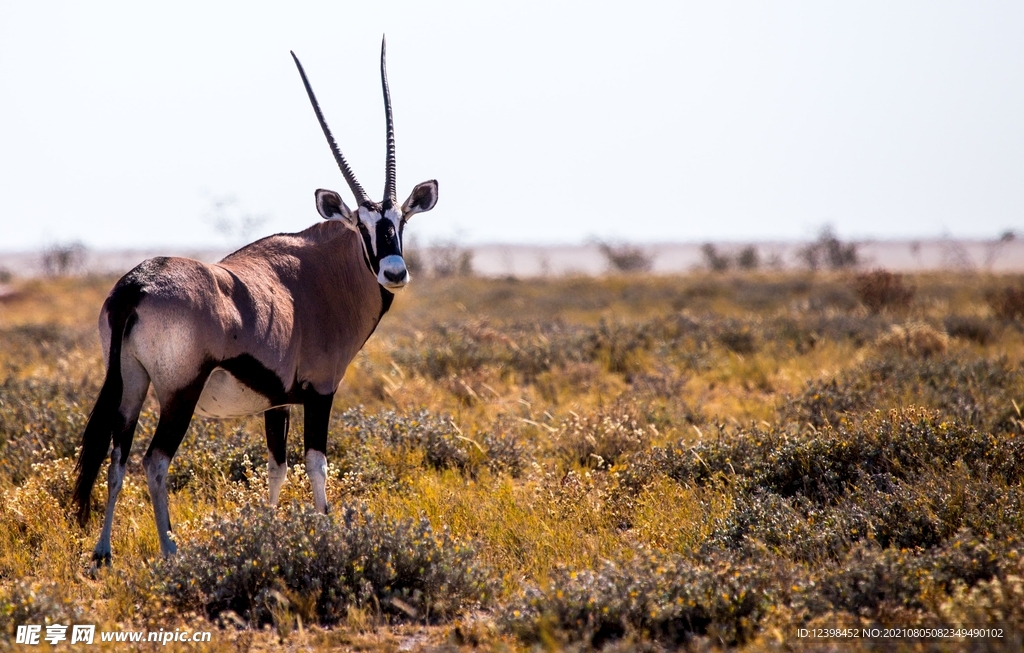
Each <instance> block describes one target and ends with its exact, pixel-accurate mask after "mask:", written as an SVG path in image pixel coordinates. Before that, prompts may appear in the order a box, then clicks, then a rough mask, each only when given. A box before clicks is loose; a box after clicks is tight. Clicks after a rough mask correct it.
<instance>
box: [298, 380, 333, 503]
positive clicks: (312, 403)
mask: <svg viewBox="0 0 1024 653" xmlns="http://www.w3.org/2000/svg"><path fill="white" fill-rule="evenodd" d="M332 403H334V393H333V392H332V393H331V394H329V395H320V394H316V393H315V392H313V391H310V394H309V396H307V397H306V399H305V401H303V402H302V404H303V412H304V415H303V427H304V429H303V431H304V432H303V438H304V442H303V445H304V446H305V449H306V475H307V476H309V484H310V485H311V486H313V505H314V506H316V510H317V512H322V513H325V514H326V513H327V427H328V425H329V424H330V421H331V404H332Z"/></svg>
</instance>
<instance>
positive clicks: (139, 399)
mask: <svg viewBox="0 0 1024 653" xmlns="http://www.w3.org/2000/svg"><path fill="white" fill-rule="evenodd" d="M121 377H122V379H123V380H122V383H123V389H122V394H121V406H120V408H119V409H118V413H119V417H120V421H119V423H118V424H116V425H115V427H114V432H113V445H114V448H113V449H112V450H111V452H110V466H109V467H108V468H107V510H106V513H105V514H104V516H103V530H102V531H100V539H99V541H98V542H96V547H95V548H94V549H93V551H92V560H93V563H94V564H96V565H106V566H110V535H111V531H112V530H113V526H114V507H115V506H116V505H117V497H118V495H119V494H120V493H121V486H122V483H123V482H124V474H125V468H126V466H127V464H128V455H129V454H130V453H131V450H132V439H133V438H134V436H135V427H136V425H138V423H139V413H140V412H142V403H143V402H144V401H145V400H146V392H147V391H148V390H149V375H148V374H146V370H144V369H143V368H142V366H141V365H140V364H139V362H138V361H137V360H135V359H134V358H130V360H129V357H125V360H122V361H121Z"/></svg>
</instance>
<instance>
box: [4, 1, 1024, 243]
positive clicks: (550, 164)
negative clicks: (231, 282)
mask: <svg viewBox="0 0 1024 653" xmlns="http://www.w3.org/2000/svg"><path fill="white" fill-rule="evenodd" d="M385 32H386V34H387V38H388V73H389V77H390V82H391V93H392V98H393V103H394V113H395V123H396V136H397V152H398V188H399V196H400V198H399V199H404V198H405V196H406V195H407V194H408V193H409V192H410V190H411V189H412V187H413V186H414V185H415V184H416V183H418V182H420V181H423V180H426V179H430V178H436V179H438V180H439V183H440V200H439V202H438V205H437V207H436V208H435V209H434V211H433V212H431V213H426V214H423V215H419V216H417V217H416V218H415V219H414V220H413V221H412V223H411V224H410V226H409V229H408V231H407V233H413V234H415V235H416V237H417V239H418V241H419V242H421V243H430V242H431V241H435V240H438V239H445V238H453V237H455V238H458V239H461V240H462V241H464V242H476V243H485V242H505V243H556V242H557V243H576V242H581V241H584V240H585V239H587V238H591V237H598V238H603V239H612V240H629V241H635V242H664V241H704V240H735V241H743V240H765V239H771V240H779V239H800V238H808V237H810V236H813V235H814V234H815V233H816V232H817V230H818V229H819V228H820V226H821V225H823V224H825V223H831V224H832V225H834V226H835V228H836V230H837V232H838V233H839V234H840V235H841V236H843V237H847V238H869V237H870V238H919V237H929V236H941V235H951V236H956V237H981V238H992V237H995V236H997V235H998V234H999V233H1000V232H1001V231H1003V230H1005V229H1015V230H1017V231H1018V233H1019V232H1021V231H1022V229H1024V3H1022V2H1019V1H1014V2H978V1H972V2H940V1H934V0H932V1H926V2H893V1H891V0H887V1H884V2H864V1H860V0H858V1H856V2H852V1H851V2H842V3H839V2H819V1H813V2H764V1H757V2H717V1H716V2H710V1H708V2H701V3H686V2H679V1H678V0H676V1H669V2H636V1H633V2H614V3H612V2H550V1H545V2H522V1H517V2H514V3H508V4H503V5H502V4H497V3H487V2H465V3H462V2H441V1H432V2H358V3H357V2H324V3H314V2H289V3H261V2H236V3H231V2H173V3H160V4H158V3H140V2H131V3H128V2H125V3H111V2H88V3H85V2H74V3H72V2H14V1H13V0H0V250H19V249H32V248H38V247H44V246H47V245H48V244H53V243H66V242H71V241H75V240H81V241H83V242H84V243H85V244H86V245H88V246H90V247H95V248H121V247H149V248H157V249H159V248H160V247H168V248H180V247H200V248H201V247H222V246H224V245H225V238H224V237H223V236H222V235H221V234H219V233H218V232H217V231H216V230H215V229H214V228H213V227H212V226H211V221H210V218H209V215H210V214H211V203H212V199H211V198H220V197H227V196H234V197H236V198H237V204H236V205H235V206H234V208H233V210H235V211H236V213H233V214H231V215H229V217H237V216H238V215H241V214H244V213H249V214H254V215H262V216H265V217H266V221H265V222H264V223H263V224H262V226H261V227H260V229H259V230H258V231H256V232H254V234H253V236H254V237H255V236H259V235H265V234H269V233H273V232H278V231H297V230H300V229H303V228H304V227H306V226H308V225H310V224H312V223H313V222H316V221H318V220H319V219H320V218H319V217H318V214H317V212H316V208H315V205H314V201H313V191H314V190H315V189H316V188H320V187H324V188H333V189H336V190H338V191H340V192H342V194H343V196H344V197H345V198H346V199H348V200H349V201H350V198H351V194H350V192H349V191H348V189H347V187H346V185H345V182H344V180H343V179H342V177H341V174H340V173H339V172H338V169H337V167H336V165H335V163H334V160H333V158H332V157H331V154H330V151H329V150H328V148H327V145H326V143H325V141H324V138H323V135H322V134H321V133H320V131H319V127H318V126H317V123H316V119H315V118H314V116H313V112H312V110H311V109H310V106H309V102H308V100H307V99H306V96H305V93H304V92H303V89H302V84H301V81H300V79H299V76H298V74H297V72H296V70H295V67H294V65H293V63H292V61H291V58H290V57H289V55H288V51H289V50H290V49H293V50H295V52H296V54H297V55H298V56H299V57H300V58H301V60H302V62H303V65H304V66H305V67H306V71H307V73H308V74H309V76H310V80H311V82H312V84H313V87H314V90H315V91H316V92H317V95H318V96H319V98H320V103H321V106H322V107H323V110H324V113H325V115H326V118H327V121H328V123H329V124H330V126H331V128H332V130H333V131H334V134H335V137H336V138H337V140H338V142H339V145H340V146H341V149H342V151H343V152H344V153H345V155H346V157H347V158H348V160H349V162H350V164H351V165H352V167H353V169H354V170H355V173H356V175H357V177H358V178H359V179H360V181H361V182H362V184H363V186H364V187H366V189H367V190H368V192H370V194H371V195H373V196H374V197H376V198H379V197H380V195H381V189H382V188H383V177H384V174H383V172H384V171H383V167H384V118H383V108H382V107H383V104H382V99H381V93H380V82H379V76H378V75H379V72H378V57H379V49H380V38H381V34H382V33H385Z"/></svg>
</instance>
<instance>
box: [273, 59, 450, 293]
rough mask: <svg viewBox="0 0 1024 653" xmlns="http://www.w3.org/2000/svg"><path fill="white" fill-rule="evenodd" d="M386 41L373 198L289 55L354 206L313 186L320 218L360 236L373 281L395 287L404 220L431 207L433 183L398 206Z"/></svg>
mask: <svg viewBox="0 0 1024 653" xmlns="http://www.w3.org/2000/svg"><path fill="white" fill-rule="evenodd" d="M385 53H386V44H385V42H384V41H383V40H382V41H381V44H380V82H381V87H382V88H383V89H384V117H385V119H386V121H387V146H388V152H387V161H386V163H385V172H386V177H385V181H384V199H383V200H381V201H380V202H375V201H373V200H372V199H370V196H369V195H367V194H366V191H365V190H363V187H362V186H361V185H360V184H359V182H358V181H356V177H355V175H354V174H352V169H351V168H350V167H349V165H348V162H347V161H345V157H344V156H343V155H342V153H341V150H340V149H338V144H337V143H335V141H334V136H332V135H331V130H330V129H329V128H328V127H327V122H326V121H325V120H324V115H323V112H321V111H320V104H319V103H318V102H317V101H316V96H315V95H313V88H312V87H311V86H310V85H309V79H307V78H306V71H304V70H303V69H302V64H301V63H299V59H298V57H296V56H295V53H294V52H292V59H294V60H295V65H296V66H298V68H299V75H301V76H302V84H303V85H304V86H305V87H306V94H307V95H309V101H310V102H311V103H312V104H313V111H314V112H315V113H316V118H317V120H319V121H320V127H321V128H322V129H323V130H324V136H325V137H327V144H328V145H330V146H331V152H333V153H334V159H335V160H336V161H337V162H338V167H339V168H340V169H341V174H342V176H344V177H345V181H346V182H348V187H349V188H351V189H352V194H353V195H355V197H356V206H355V209H350V208H349V207H348V206H347V205H346V204H345V202H344V201H342V199H341V196H340V195H339V194H338V193H336V192H334V191H333V190H324V189H322V188H321V189H319V190H317V191H316V208H317V210H318V211H319V212H320V215H321V216H323V218H324V219H325V220H340V221H341V222H343V223H344V224H345V226H347V227H348V228H349V229H351V230H353V231H355V232H356V233H358V234H359V236H360V242H361V243H362V245H363V255H364V257H365V260H366V265H367V266H368V267H369V268H370V271H371V272H373V274H374V275H376V277H377V282H378V283H379V284H380V285H381V286H383V287H384V288H386V289H388V290H401V289H402V288H404V287H405V284H407V283H409V270H408V268H407V267H406V266H405V259H404V258H403V256H402V251H403V250H402V235H403V233H404V231H405V223H406V222H408V221H409V218H411V217H412V216H413V215H414V214H416V213H422V212H424V211H429V210H430V209H432V208H434V205H435V204H437V181H436V180H433V179H432V180H430V181H425V182H423V183H421V184H418V185H417V186H416V187H415V188H413V189H412V193H411V194H410V195H409V198H408V199H407V200H405V202H404V203H403V204H401V205H399V204H398V198H397V196H396V194H395V125H394V121H393V120H392V117H391V92H390V91H389V90H388V74H387V66H386V65H385Z"/></svg>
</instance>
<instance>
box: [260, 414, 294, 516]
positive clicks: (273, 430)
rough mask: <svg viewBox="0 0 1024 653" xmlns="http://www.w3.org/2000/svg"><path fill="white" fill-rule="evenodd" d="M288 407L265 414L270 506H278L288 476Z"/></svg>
mask: <svg viewBox="0 0 1024 653" xmlns="http://www.w3.org/2000/svg"><path fill="white" fill-rule="evenodd" d="M288 419H289V413H288V406H280V407H278V408H271V409H270V410H268V411H265V412H264V413H263V425H264V427H265V429H266V432H267V484H268V485H269V486H270V505H271V506H277V500H278V499H279V498H280V497H281V486H282V485H284V481H285V478H286V477H287V475H288V460H287V451H286V449H287V446H286V445H287V444H288Z"/></svg>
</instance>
